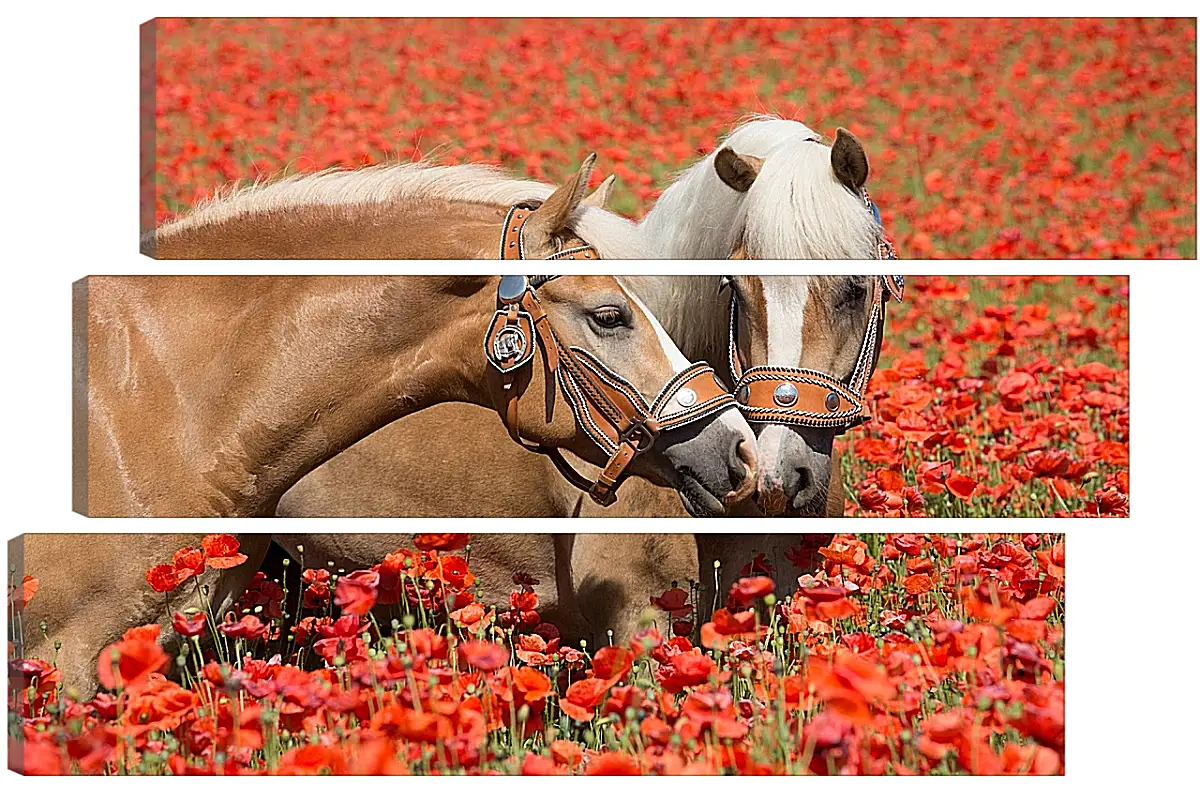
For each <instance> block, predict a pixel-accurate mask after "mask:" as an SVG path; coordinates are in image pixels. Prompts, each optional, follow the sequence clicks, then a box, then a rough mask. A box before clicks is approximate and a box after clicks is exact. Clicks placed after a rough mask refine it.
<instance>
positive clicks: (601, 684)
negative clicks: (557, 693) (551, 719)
mask: <svg viewBox="0 0 1200 800" xmlns="http://www.w3.org/2000/svg"><path fill="white" fill-rule="evenodd" d="M609 688H610V685H609V683H608V681H605V680H603V679H601V678H584V679H583V680H578V681H575V682H574V683H572V684H571V685H570V686H568V687H567V691H566V692H565V693H564V694H563V695H562V696H561V697H559V699H558V704H559V707H560V708H561V709H562V712H563V713H564V714H566V715H567V716H568V717H570V718H571V719H573V720H575V721H576V722H591V721H592V719H593V718H594V717H595V716H596V707H597V706H599V705H600V703H601V701H602V700H603V699H604V695H605V693H606V692H608V690H609Z"/></svg>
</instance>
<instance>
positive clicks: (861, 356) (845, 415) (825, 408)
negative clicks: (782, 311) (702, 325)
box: [729, 275, 904, 433]
mask: <svg viewBox="0 0 1200 800" xmlns="http://www.w3.org/2000/svg"><path fill="white" fill-rule="evenodd" d="M872 286H873V294H872V299H871V312H870V318H869V319H868V320H867V330H866V332H865V333H864V334H863V342H862V347H861V348H860V349H859V351H858V360H857V361H856V362H855V364H854V372H853V373H851V375H850V380H849V381H848V382H846V383H843V382H842V381H840V380H838V379H837V378H834V377H832V376H830V375H826V374H825V373H823V372H818V371H817V370H812V369H804V368H802V367H772V366H762V367H751V368H750V369H747V370H745V371H743V370H742V362H741V357H740V356H739V355H738V348H737V336H738V320H737V292H732V296H731V298H730V300H729V373H730V375H731V376H732V378H733V380H734V381H735V383H736V386H735V387H734V396H735V397H736V398H737V403H738V409H739V410H740V411H741V412H742V416H744V417H745V418H746V419H747V421H749V422H752V423H754V422H759V423H773V424H779V425H795V426H798V427H801V428H836V429H838V432H839V433H842V432H845V431H847V430H849V429H850V428H853V427H855V426H856V425H861V424H862V423H864V422H866V421H867V420H869V419H871V412H870V410H869V409H868V408H867V405H866V400H865V396H866V393H867V384H868V383H869V382H870V380H871V375H872V374H874V372H875V366H876V364H877V363H878V361H879V345H880V343H881V341H882V336H883V318H884V307H885V304H886V303H887V301H888V300H889V299H895V300H901V299H903V296H904V278H903V277H902V276H900V275H880V276H876V278H875V280H874V281H872Z"/></svg>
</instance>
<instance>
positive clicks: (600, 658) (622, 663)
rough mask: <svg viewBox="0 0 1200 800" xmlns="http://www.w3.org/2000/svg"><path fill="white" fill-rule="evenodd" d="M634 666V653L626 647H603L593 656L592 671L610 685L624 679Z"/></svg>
mask: <svg viewBox="0 0 1200 800" xmlns="http://www.w3.org/2000/svg"><path fill="white" fill-rule="evenodd" d="M632 668H633V654H632V653H630V652H629V651H628V650H626V649H625V648H624V647H603V648H601V649H600V650H599V651H597V653H596V655H595V656H594V657H593V658H592V673H593V674H594V676H595V677H597V678H600V679H601V680H603V681H607V682H608V683H609V685H616V684H618V683H620V682H621V681H623V680H624V679H625V676H626V675H628V674H629V671H630V670H631V669H632Z"/></svg>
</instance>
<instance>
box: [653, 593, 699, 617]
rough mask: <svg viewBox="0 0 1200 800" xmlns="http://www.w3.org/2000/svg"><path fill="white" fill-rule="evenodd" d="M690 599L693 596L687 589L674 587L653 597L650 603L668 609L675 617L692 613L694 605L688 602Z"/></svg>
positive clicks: (663, 609)
mask: <svg viewBox="0 0 1200 800" xmlns="http://www.w3.org/2000/svg"><path fill="white" fill-rule="evenodd" d="M690 599H691V596H690V595H689V594H688V593H687V592H686V591H685V590H683V589H680V588H679V587H674V588H672V589H668V590H667V591H665V592H663V593H662V594H660V595H659V596H658V597H651V598H650V605H652V606H654V607H655V608H657V609H661V610H662V611H666V612H667V613H668V614H670V615H671V616H673V617H683V616H687V615H688V614H690V613H692V610H693V609H692V605H691V604H690V603H689V602H688V601H689V600H690Z"/></svg>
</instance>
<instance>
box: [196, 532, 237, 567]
mask: <svg viewBox="0 0 1200 800" xmlns="http://www.w3.org/2000/svg"><path fill="white" fill-rule="evenodd" d="M200 546H201V547H203V548H204V557H205V558H207V559H208V565H209V566H210V567H212V568H213V569H230V568H231V567H236V566H238V565H239V564H242V563H244V562H245V561H246V554H245V553H240V552H238V550H239V549H240V548H241V543H240V542H239V541H238V540H237V537H236V536H231V535H229V534H228V533H214V534H211V535H209V536H205V537H204V538H203V539H202V540H201V542H200Z"/></svg>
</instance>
